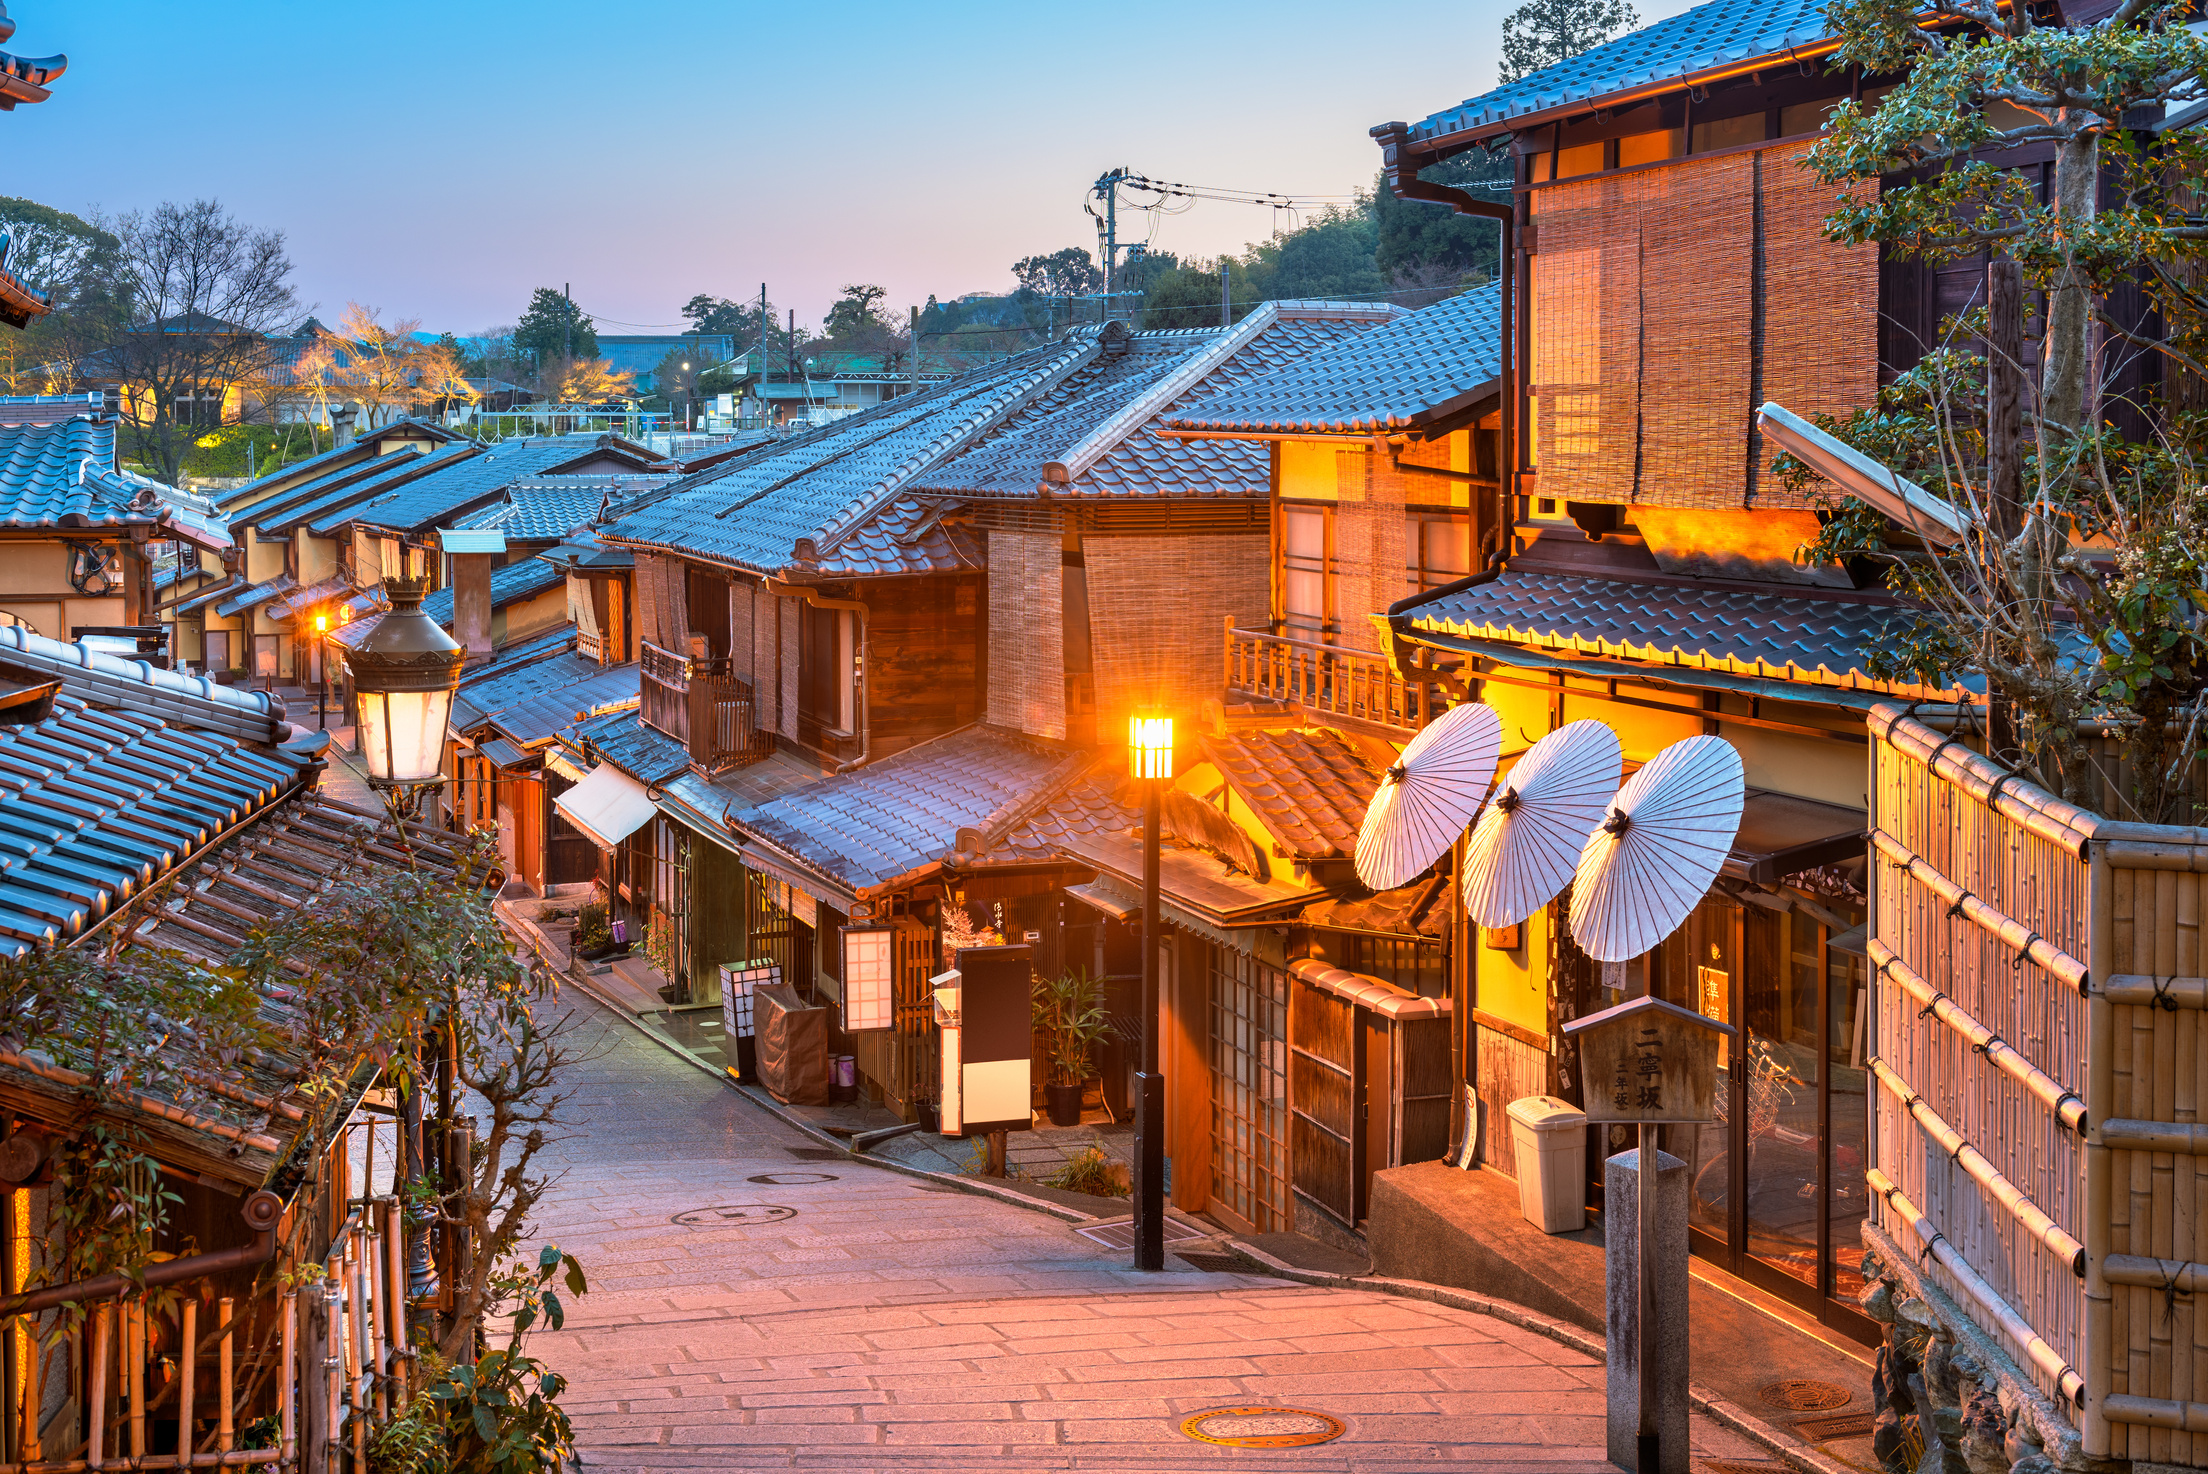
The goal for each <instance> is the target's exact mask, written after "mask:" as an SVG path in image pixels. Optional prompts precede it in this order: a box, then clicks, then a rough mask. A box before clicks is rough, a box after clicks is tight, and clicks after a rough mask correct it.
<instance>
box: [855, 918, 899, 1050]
mask: <svg viewBox="0 0 2208 1474" xmlns="http://www.w3.org/2000/svg"><path fill="white" fill-rule="evenodd" d="M896 983H897V933H896V931H895V930H894V929H893V928H891V927H887V926H847V927H845V928H844V929H843V1028H844V1032H845V1033H847V1034H860V1033H865V1032H867V1031H869V1030H877V1029H887V1028H890V1027H891V1026H892V1025H893V1024H894V1023H895V1022H896V1017H895V1013H896V1009H895V999H896Z"/></svg>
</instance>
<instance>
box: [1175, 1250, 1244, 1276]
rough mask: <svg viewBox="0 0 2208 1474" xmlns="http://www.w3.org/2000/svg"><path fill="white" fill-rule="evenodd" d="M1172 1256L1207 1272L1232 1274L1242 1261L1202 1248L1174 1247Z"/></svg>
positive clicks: (1240, 1266)
mask: <svg viewBox="0 0 2208 1474" xmlns="http://www.w3.org/2000/svg"><path fill="white" fill-rule="evenodd" d="M1173 1257H1174V1258H1176V1259H1178V1260H1181V1261H1182V1262H1183V1263H1185V1264H1187V1265H1188V1267H1189V1268H1191V1269H1201V1270H1203V1271H1204V1272H1205V1273H1207V1274H1233V1273H1235V1272H1236V1271H1237V1270H1239V1269H1241V1268H1242V1267H1243V1265H1242V1261H1241V1260H1239V1259H1237V1258H1235V1257H1234V1256H1233V1255H1232V1254H1212V1253H1207V1252H1206V1251H1204V1250H1202V1249H1175V1250H1174V1251H1173Z"/></svg>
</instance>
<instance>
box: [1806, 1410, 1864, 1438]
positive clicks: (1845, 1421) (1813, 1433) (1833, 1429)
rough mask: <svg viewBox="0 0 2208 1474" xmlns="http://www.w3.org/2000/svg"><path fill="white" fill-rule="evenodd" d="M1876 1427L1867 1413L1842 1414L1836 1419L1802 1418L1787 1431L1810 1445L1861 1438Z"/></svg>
mask: <svg viewBox="0 0 2208 1474" xmlns="http://www.w3.org/2000/svg"><path fill="white" fill-rule="evenodd" d="M1877 1426H1878V1423H1877V1420H1876V1419H1874V1418H1873V1417H1872V1416H1871V1415H1870V1414H1869V1413H1842V1414H1841V1415H1840V1416H1839V1417H1837V1418H1803V1419H1801V1420H1800V1421H1798V1422H1796V1423H1793V1424H1792V1425H1790V1428H1789V1431H1791V1432H1794V1433H1798V1434H1800V1435H1801V1436H1802V1437H1804V1438H1806V1439H1808V1440H1809V1441H1810V1442H1811V1443H1823V1442H1825V1441H1826V1440H1828V1439H1833V1438H1861V1437H1863V1436H1864V1435H1865V1434H1867V1433H1869V1432H1871V1431H1872V1430H1873V1429H1875V1428H1876V1427H1877Z"/></svg>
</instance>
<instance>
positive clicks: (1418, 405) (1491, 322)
mask: <svg viewBox="0 0 2208 1474" xmlns="http://www.w3.org/2000/svg"><path fill="white" fill-rule="evenodd" d="M1501 363H1502V287H1501V285H1500V284H1499V283H1490V284H1489V285H1487V286H1484V287H1480V288H1478V289H1476V290H1474V291H1470V292H1465V293H1463V294H1461V295H1459V296H1455V297H1449V298H1445V299H1444V300H1442V301H1440V302H1437V303H1435V304H1434V305H1433V306H1431V307H1428V308H1426V309H1424V310H1423V311H1419V312H1414V313H1410V314H1408V315H1407V316H1403V317H1399V318H1396V319H1395V320H1394V321H1393V322H1390V323H1387V324H1385V325H1383V326H1380V327H1376V328H1374V329H1373V330H1372V331H1370V332H1365V333H1358V334H1355V335H1354V336H1349V337H1344V338H1342V339H1340V340H1338V341H1336V342H1333V343H1330V344H1327V345H1325V346H1323V347H1320V348H1318V349H1317V350H1316V351H1315V352H1312V353H1310V354H1308V355H1307V356H1305V357H1302V358H1299V359H1297V360H1295V361H1294V362H1292V363H1289V364H1287V365H1285V366H1283V367H1281V368H1277V369H1275V370H1273V371H1272V372H1271V373H1268V374H1265V375H1262V376H1260V377H1257V378H1254V379H1251V380H1250V381H1249V382H1247V383H1245V384H1243V385H1241V386H1240V387H1238V388H1232V389H1228V390H1226V391H1225V392H1223V393H1219V394H1215V395H1212V396H1209V397H1207V398H1205V399H1202V400H1199V401H1196V402H1194V403H1191V404H1187V405H1183V406H1180V407H1177V408H1176V409H1175V410H1173V411H1172V412H1171V413H1169V414H1166V415H1165V416H1163V417H1162V419H1163V421H1164V423H1166V424H1169V425H1173V426H1177V427H1179V428H1182V429H1189V430H1215V431H1233V430H1271V431H1283V430H1287V431H1295V430H1308V431H1324V432H1329V433H1335V434H1363V433H1368V432H1371V431H1375V430H1401V429H1410V428H1415V427H1417V426H1419V425H1422V424H1425V423H1427V422H1428V421H1430V420H1433V419H1435V418H1437V417H1438V416H1439V415H1441V414H1446V413H1449V412H1451V411H1453V410H1455V409H1456V408H1458V407H1460V402H1461V401H1463V400H1465V398H1466V396H1468V395H1472V394H1476V393H1477V392H1478V391H1480V390H1481V389H1483V388H1484V387H1485V386H1487V385H1488V384H1490V383H1492V382H1493V381H1494V380H1495V379H1496V378H1497V377H1498V376H1499V375H1500V373H1501Z"/></svg>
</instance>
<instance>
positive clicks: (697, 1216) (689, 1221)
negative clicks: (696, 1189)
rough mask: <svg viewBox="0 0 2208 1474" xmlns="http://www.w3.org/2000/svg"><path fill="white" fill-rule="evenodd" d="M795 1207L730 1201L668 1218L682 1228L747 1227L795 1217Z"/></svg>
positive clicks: (693, 1209)
mask: <svg viewBox="0 0 2208 1474" xmlns="http://www.w3.org/2000/svg"><path fill="white" fill-rule="evenodd" d="M796 1216H797V1210H796V1209H795V1208H777V1207H775V1206H773V1205H772V1204H770V1203H732V1204H730V1205H728V1206H727V1207H722V1208H692V1209H691V1210H690V1211H689V1212H687V1213H677V1214H676V1215H675V1216H674V1217H673V1218H671V1219H669V1220H668V1222H670V1223H679V1224H681V1225H682V1226H683V1227H684V1228H749V1227H751V1226H752V1225H753V1224H756V1223H780V1222H781V1221H782V1220H783V1219H785V1218H795V1217H796Z"/></svg>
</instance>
